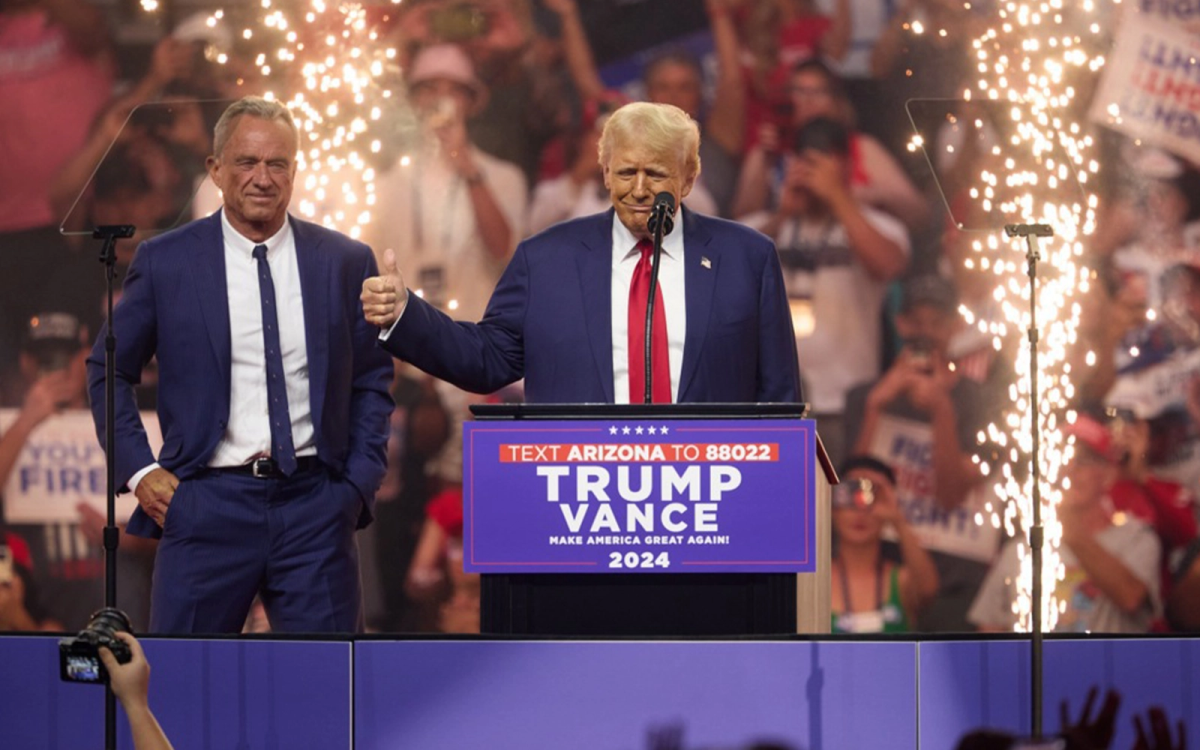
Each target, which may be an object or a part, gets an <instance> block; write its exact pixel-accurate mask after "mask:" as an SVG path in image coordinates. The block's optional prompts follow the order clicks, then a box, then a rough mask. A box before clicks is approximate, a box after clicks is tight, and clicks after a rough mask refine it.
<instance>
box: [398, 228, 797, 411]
mask: <svg viewBox="0 0 1200 750" xmlns="http://www.w3.org/2000/svg"><path fill="white" fill-rule="evenodd" d="M682 216H683V220H682V222H681V223H682V225H683V233H684V237H683V240H684V243H683V244H684V251H683V255H684V264H685V270H684V285H685V297H686V309H687V337H686V339H685V341H684V349H683V363H682V371H681V373H680V384H679V391H678V392H679V398H678V400H679V401H680V402H797V401H799V400H800V398H801V392H800V375H799V368H798V366H797V362H796V339H795V335H794V334H793V332H792V318H791V314H790V312H789V307H788V300H787V293H786V291H785V290H784V286H783V276H782V273H781V272H780V268H779V258H778V256H777V255H776V253H775V245H774V243H773V242H771V240H770V239H768V238H767V237H765V236H763V235H762V234H759V233H758V232H755V231H753V230H751V229H748V228H746V227H744V226H741V225H740V224H735V223H733V222H730V221H725V220H723V219H715V218H711V217H707V216H702V215H699V214H696V213H693V212H690V211H687V210H686V209H685V210H684V211H683V212H682ZM613 217H614V213H613V211H612V210H611V209H610V210H609V211H607V212H605V213H602V214H597V215H595V216H587V217H584V218H581V219H576V220H574V221H568V222H564V223H562V224H558V225H555V226H553V227H551V228H549V229H547V230H546V231H544V232H542V233H540V234H538V235H535V236H534V237H531V238H529V239H527V240H525V241H524V242H522V243H521V244H520V245H519V246H518V247H517V251H516V254H515V255H514V256H513V259H512V261H511V262H510V263H509V265H508V268H507V269H505V271H504V275H503V276H502V277H501V279H500V282H499V283H498V284H497V285H496V290H495V292H493V293H492V298H491V300H490V301H489V303H488V307H487V311H486V312H485V313H484V316H483V320H481V321H480V322H479V323H464V322H455V321H452V320H451V319H450V318H449V317H447V316H446V315H444V314H442V313H441V312H439V311H438V310H436V309H435V308H434V307H432V306H431V305H429V304H428V303H426V302H424V301H423V300H421V299H420V298H419V297H417V296H416V295H413V294H410V295H409V298H408V305H407V307H406V308H405V311H404V314H403V315H402V316H401V318H400V320H399V321H398V322H397V323H396V326H395V328H394V329H393V331H392V332H391V333H390V334H389V336H388V337H387V339H386V340H385V341H384V342H383V345H384V347H385V348H386V349H387V350H388V351H390V352H391V353H392V354H394V355H395V356H397V357H400V358H401V359H404V360H406V361H408V362H411V363H412V364H414V365H416V366H417V367H419V368H421V369H422V370H424V371H426V372H428V373H430V374H432V375H434V376H435V377H438V378H441V379H443V380H446V381H449V382H451V383H453V384H454V385H456V386H458V387H460V388H463V389H464V390H468V391H474V392H477V393H490V392H492V391H495V390H497V389H498V388H500V387H502V386H504V385H507V384H508V383H511V382H513V381H515V380H518V379H520V378H522V377H523V378H525V397H526V399H527V400H528V401H529V402H531V403H612V401H613V355H612V311H611V308H612V296H611V295H612V257H613V256H612V222H613V221H614V218H613Z"/></svg>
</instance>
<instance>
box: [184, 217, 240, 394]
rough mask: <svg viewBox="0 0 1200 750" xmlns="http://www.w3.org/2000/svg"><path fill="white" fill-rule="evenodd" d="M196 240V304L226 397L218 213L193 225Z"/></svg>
mask: <svg viewBox="0 0 1200 750" xmlns="http://www.w3.org/2000/svg"><path fill="white" fill-rule="evenodd" d="M196 230H197V231H196V233H197V235H198V240H199V242H198V243H197V247H196V254H195V257H194V259H193V260H194V264H193V267H194V268H195V269H196V273H195V275H194V276H193V278H194V279H195V280H196V296H197V303H198V305H199V307H200V315H201V318H202V319H203V320H204V327H205V328H206V329H207V330H208V341H209V343H210V344H211V345H212V349H213V354H214V355H215V356H216V358H217V371H218V372H220V373H221V374H222V382H223V383H224V386H223V387H224V389H225V393H226V396H227V397H228V391H229V372H230V368H231V367H232V365H231V364H230V360H231V357H232V355H231V353H230V343H229V339H230V333H229V287H228V285H227V283H226V281H225V237H224V235H223V234H222V231H221V212H220V211H217V212H216V213H214V214H213V215H212V216H210V217H208V218H207V219H205V220H204V221H202V222H200V223H199V224H198V225H197V227H196Z"/></svg>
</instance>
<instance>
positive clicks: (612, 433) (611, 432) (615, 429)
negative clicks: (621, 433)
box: [608, 425, 617, 435]
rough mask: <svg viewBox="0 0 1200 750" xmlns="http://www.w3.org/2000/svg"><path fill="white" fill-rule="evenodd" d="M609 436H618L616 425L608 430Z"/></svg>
mask: <svg viewBox="0 0 1200 750" xmlns="http://www.w3.org/2000/svg"><path fill="white" fill-rule="evenodd" d="M608 434H609V435H616V434H617V426H616V425H613V426H612V427H609V428H608Z"/></svg>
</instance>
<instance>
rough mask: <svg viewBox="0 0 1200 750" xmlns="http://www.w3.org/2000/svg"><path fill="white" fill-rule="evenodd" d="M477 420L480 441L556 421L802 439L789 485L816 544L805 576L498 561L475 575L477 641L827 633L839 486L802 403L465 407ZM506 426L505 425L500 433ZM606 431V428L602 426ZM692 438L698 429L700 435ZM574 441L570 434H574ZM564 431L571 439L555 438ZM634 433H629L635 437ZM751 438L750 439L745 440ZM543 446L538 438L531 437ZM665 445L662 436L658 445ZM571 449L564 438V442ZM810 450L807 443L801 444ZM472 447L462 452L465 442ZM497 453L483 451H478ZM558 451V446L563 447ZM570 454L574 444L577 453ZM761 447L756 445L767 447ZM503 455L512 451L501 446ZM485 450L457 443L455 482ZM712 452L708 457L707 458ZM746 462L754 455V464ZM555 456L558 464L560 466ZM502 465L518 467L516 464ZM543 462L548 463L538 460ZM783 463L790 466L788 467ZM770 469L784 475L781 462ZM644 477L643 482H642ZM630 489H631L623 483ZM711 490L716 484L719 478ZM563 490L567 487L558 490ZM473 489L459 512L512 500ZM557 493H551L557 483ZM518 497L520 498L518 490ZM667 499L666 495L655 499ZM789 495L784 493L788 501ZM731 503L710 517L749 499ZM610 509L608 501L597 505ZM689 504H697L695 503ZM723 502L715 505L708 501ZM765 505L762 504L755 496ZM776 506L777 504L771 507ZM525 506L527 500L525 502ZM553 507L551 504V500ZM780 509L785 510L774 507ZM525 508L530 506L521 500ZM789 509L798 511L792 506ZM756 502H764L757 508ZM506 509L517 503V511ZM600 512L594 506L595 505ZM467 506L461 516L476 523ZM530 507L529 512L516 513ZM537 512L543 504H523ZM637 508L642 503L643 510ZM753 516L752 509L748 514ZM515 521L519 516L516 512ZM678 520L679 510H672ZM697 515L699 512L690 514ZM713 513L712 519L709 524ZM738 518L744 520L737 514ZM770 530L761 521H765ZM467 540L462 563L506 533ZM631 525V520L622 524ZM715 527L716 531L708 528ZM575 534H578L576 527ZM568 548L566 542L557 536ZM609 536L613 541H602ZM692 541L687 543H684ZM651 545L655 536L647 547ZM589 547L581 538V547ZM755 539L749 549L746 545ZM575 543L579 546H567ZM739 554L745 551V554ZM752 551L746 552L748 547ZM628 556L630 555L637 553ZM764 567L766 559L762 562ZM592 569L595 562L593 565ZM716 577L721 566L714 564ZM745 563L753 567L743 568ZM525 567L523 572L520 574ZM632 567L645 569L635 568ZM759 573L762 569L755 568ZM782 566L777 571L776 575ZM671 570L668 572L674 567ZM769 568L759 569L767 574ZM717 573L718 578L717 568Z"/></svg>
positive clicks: (550, 427)
mask: <svg viewBox="0 0 1200 750" xmlns="http://www.w3.org/2000/svg"><path fill="white" fill-rule="evenodd" d="M471 409H472V412H473V413H474V414H475V417H476V421H475V423H471V429H474V430H479V431H487V430H488V429H497V428H498V429H499V430H500V431H503V430H504V429H506V428H508V427H511V428H512V429H513V430H521V429H526V428H527V429H528V430H529V431H530V432H531V433H535V434H536V433H538V432H539V426H544V428H545V431H546V432H547V433H553V432H555V431H556V430H555V427H556V426H557V423H559V422H564V423H568V424H571V425H576V426H577V424H578V423H581V422H582V423H586V424H591V423H595V424H598V425H602V427H603V429H593V430H591V432H592V433H599V434H601V435H606V434H607V430H611V431H612V434H613V435H617V434H618V432H617V430H618V425H626V426H628V425H629V424H635V425H638V427H639V428H640V426H641V425H642V424H644V423H650V424H651V425H653V424H657V423H659V422H664V423H669V424H673V425H677V426H679V425H688V424H693V423H694V424H697V425H701V424H702V425H708V426H710V427H711V426H713V425H717V426H718V429H719V425H720V424H723V423H729V424H733V423H734V422H737V423H738V424H739V426H740V425H741V424H743V423H744V422H746V421H747V420H751V424H753V425H757V424H759V423H760V422H761V424H762V425H763V427H764V428H765V429H768V430H770V429H780V430H784V429H789V430H792V431H805V430H806V431H807V433H808V434H809V435H811V438H812V439H811V441H810V442H806V443H805V445H807V446H810V448H811V450H812V461H811V462H807V463H806V466H807V467H808V469H807V473H806V475H805V478H804V479H803V480H800V479H799V476H800V471H801V470H800V468H799V467H796V469H795V470H796V472H797V477H798V479H797V481H807V482H810V483H811V484H810V486H808V487H801V488H795V489H798V490H802V491H797V492H795V493H794V494H795V496H796V497H800V496H806V497H808V498H810V501H811V502H812V503H813V507H812V508H811V510H809V509H791V510H794V511H796V512H797V513H800V512H804V513H807V515H805V516H804V518H805V519H806V521H805V528H806V529H807V528H808V527H809V526H811V532H812V534H811V535H812V538H813V539H814V542H815V544H814V545H813V549H812V551H811V552H812V554H811V555H809V554H808V553H806V555H805V556H806V558H809V557H811V559H808V560H807V565H808V567H809V568H810V570H809V571H808V572H801V573H796V572H763V571H761V570H756V571H754V572H719V573H710V572H695V573H693V572H632V573H622V572H618V573H609V572H590V571H593V570H597V569H598V568H597V567H595V566H596V565H597V563H574V564H577V565H590V566H593V567H588V568H580V570H587V571H589V572H579V573H575V572H564V571H563V570H562V569H561V568H562V565H561V564H560V565H555V564H553V563H541V562H521V563H510V564H507V565H505V564H500V563H495V564H496V565H497V566H498V567H499V568H501V569H502V570H503V571H504V572H497V573H489V572H486V571H487V570H488V568H487V567H486V566H487V565H490V564H493V563H479V565H480V567H476V568H475V569H476V570H480V571H484V572H482V575H481V579H482V588H481V632H483V633H486V634H495V635H509V636H546V637H575V636H580V637H642V638H645V637H691V636H709V637H737V636H747V635H777V634H785V633H796V632H807V633H827V632H829V624H830V618H829V539H830V520H829V499H830V486H831V485H832V484H834V483H836V482H837V478H836V475H835V473H834V470H833V467H832V466H831V465H830V462H829V459H828V457H827V456H826V454H825V451H824V448H823V447H822V446H821V444H820V440H819V438H817V436H816V432H815V429H814V426H813V424H812V423H811V422H808V421H802V420H803V418H804V415H805V413H806V411H807V407H806V406H805V405H803V404H669V405H663V404H616V405H614V404H583V405H578V404H570V405H556V404H500V405H497V404H488V405H478V406H473V407H471ZM505 423H507V424H505ZM609 425H611V427H610V426H609ZM697 429H699V428H697ZM577 431H578V430H577ZM686 431H687V427H686V426H682V427H679V429H677V430H676V432H675V433H674V434H682V433H684V432H686ZM561 432H569V430H561ZM640 432H641V431H640V429H639V430H638V433H639V434H640ZM748 434H751V433H748ZM537 439H538V440H544V439H545V438H544V436H542V437H539V438H537ZM661 439H662V438H660V440H661ZM567 440H568V441H569V440H570V438H567ZM806 440H807V437H806ZM468 441H469V444H468ZM494 447H495V446H491V445H489V447H488V449H487V452H488V455H489V456H490V455H491V453H490V451H491V450H492V449H493V448H494ZM560 447H561V445H560ZM575 447H576V448H578V446H575ZM764 447H765V446H764ZM501 448H509V449H510V451H511V450H512V446H501ZM474 450H480V451H481V452H483V449H482V448H479V447H478V446H477V445H476V441H474V440H473V439H471V438H469V437H468V436H466V435H465V436H464V446H463V451H464V457H465V461H464V483H468V482H469V480H468V479H467V472H468V470H469V469H468V464H469V462H470V461H471V460H472V451H474ZM539 450H540V451H543V452H544V451H545V450H546V447H545V446H544V445H543V446H540V447H539V446H531V447H528V449H527V450H526V453H528V454H529V455H530V456H531V457H532V456H534V455H535V452H536V451H539ZM710 450H711V449H710ZM752 457H753V456H752ZM559 458H562V457H561V456H560V457H559ZM510 460H517V457H516V456H515V455H514V456H513V457H511V459H510ZM787 460H788V456H780V458H779V461H781V462H782V461H787ZM547 462H548V463H553V462H550V461H547ZM792 463H795V462H794V461H792ZM779 467H780V468H781V469H782V468H787V467H786V465H785V464H784V463H780V464H779ZM559 471H562V472H565V471H567V470H566V469H562V468H555V469H550V470H547V472H548V473H551V474H554V473H556V472H559ZM644 476H645V475H643V477H644ZM629 481H630V482H632V481H633V480H629ZM717 481H719V480H717ZM562 484H563V486H564V487H566V486H568V485H567V483H566V482H563V483H562ZM475 485H476V483H475V482H473V481H472V482H470V483H469V484H468V486H465V487H464V489H465V490H466V492H467V496H466V498H465V502H467V503H468V505H472V503H473V494H472V493H477V494H479V496H480V497H481V498H483V499H492V497H491V496H492V494H493V493H499V494H498V495H496V497H495V498H494V499H497V500H504V501H505V502H507V500H506V498H504V497H503V494H504V493H505V492H510V491H513V490H512V488H511V485H508V486H505V485H504V483H502V482H497V483H491V484H489V483H487V482H484V481H482V480H481V481H480V482H479V483H478V486H475ZM554 486H555V488H556V491H557V487H558V486H559V484H558V483H557V480H556V483H555V485H554ZM518 491H519V490H518ZM664 492H665V490H664ZM780 494H786V495H791V494H793V493H792V489H791V488H789V490H788V491H787V492H785V493H780ZM735 498H736V499H732V500H731V499H729V498H726V500H725V502H726V505H725V506H720V505H718V504H712V505H711V506H710V507H711V508H719V512H722V513H728V512H732V511H728V510H726V508H733V507H734V506H732V505H729V503H731V502H737V503H748V502H751V501H753V500H754V498H753V497H744V496H743V495H737V496H735ZM604 499H605V500H607V498H604ZM692 499H693V500H695V499H696V498H695V497H693V498H692ZM717 499H720V498H717ZM759 499H760V500H761V499H762V498H761V497H760V498H759ZM772 499H775V498H772ZM522 500H524V496H522ZM554 500H558V498H557V497H555V498H554ZM779 501H783V502H786V501H788V500H787V499H784V498H781V499H779ZM525 502H529V501H525ZM797 502H798V501H797ZM563 504H564V505H567V506H568V507H567V508H562V510H563V515H564V517H568V518H569V517H571V516H570V514H571V512H572V509H576V510H577V512H578V514H579V515H578V518H582V517H583V514H584V513H585V508H584V507H583V506H581V505H577V504H575V503H573V502H571V498H566V501H565V502H564V503H563ZM764 504H765V503H764ZM514 505H515V504H514ZM596 506H597V507H598V506H599V504H596ZM473 507H474V506H472V507H469V508H468V509H467V510H468V517H471V516H472V513H474V510H473ZM522 507H527V506H522ZM528 507H532V508H534V509H535V510H537V509H539V508H540V507H541V506H540V505H538V504H530V505H529V506H528ZM640 507H641V509H646V508H645V505H643V506H640ZM749 510H750V511H753V507H752V506H750V507H749ZM514 512H516V513H519V512H520V511H519V510H517V509H515V508H514ZM679 512H680V513H681V514H682V513H684V512H685V510H680V511H679ZM698 512H699V511H698ZM717 512H718V510H712V514H713V516H712V517H714V518H715V514H716V513H717ZM739 512H742V513H745V512H746V511H745V510H742V509H739ZM767 520H768V521H769V520H770V519H767ZM469 523H470V524H471V528H470V529H469V530H468V544H469V545H470V547H471V549H469V550H467V552H468V555H467V557H468V563H469V562H470V559H471V558H472V556H474V554H475V553H474V546H475V545H474V543H473V541H472V540H476V539H477V540H478V541H479V546H480V547H482V546H484V542H486V541H487V539H486V538H485V537H486V536H487V535H488V534H501V535H503V534H506V533H508V532H507V531H506V530H505V528H501V527H500V526H498V525H497V524H490V525H489V524H485V523H482V522H481V523H480V524H479V526H478V528H475V525H474V524H473V523H472V522H469ZM630 523H632V522H630ZM712 525H713V526H714V527H715V523H714V524H712ZM576 530H578V525H577V526H576ZM564 538H565V537H564ZM609 538H612V537H609ZM691 538H692V537H689V542H690V540H691ZM648 539H649V540H654V539H662V537H648ZM590 541H591V539H589V540H588V542H589V543H590ZM751 541H752V540H751ZM575 543H579V542H575ZM743 546H744V547H745V546H747V545H745V544H743ZM750 546H753V545H750ZM636 549H637V548H636V547H635V550H636ZM611 554H613V555H614V557H613V558H612V559H613V560H614V561H616V562H618V563H620V559H621V557H620V556H621V553H611ZM626 554H629V555H633V557H632V558H629V559H630V560H632V559H635V558H638V556H639V555H640V556H641V557H640V559H641V561H642V562H643V563H649V562H651V561H652V559H653V557H654V555H653V553H648V552H642V553H638V552H631V553H626ZM768 557H769V555H768ZM543 564H544V565H547V566H548V567H547V568H546V570H548V571H550V572H524V571H525V570H530V571H536V570H538V567H537V566H539V565H543ZM600 564H601V565H602V564H603V563H600ZM689 564H690V565H692V566H693V567H692V568H691V569H693V570H703V569H704V565H705V564H706V563H703V562H693V563H684V565H685V566H686V565H689ZM712 564H713V565H715V566H717V567H722V566H720V565H719V564H718V563H712ZM746 564H747V565H752V564H751V563H746ZM521 565H525V566H529V567H527V568H524V569H522V568H520V567H517V566H521ZM641 567H646V566H645V565H642V566H641ZM757 567H759V568H762V567H763V566H757ZM776 567H779V566H776ZM672 569H673V570H674V569H675V566H674V565H672ZM770 569H771V568H770V567H769V566H768V567H767V568H766V570H768V571H769V570H770ZM722 570H724V568H723V567H722Z"/></svg>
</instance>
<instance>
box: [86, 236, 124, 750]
mask: <svg viewBox="0 0 1200 750" xmlns="http://www.w3.org/2000/svg"><path fill="white" fill-rule="evenodd" d="M134 231H135V228H134V227H133V225H131V224H116V225H110V226H103V227H96V228H95V229H94V230H93V231H92V237H93V238H94V239H97V240H103V241H104V245H103V246H102V247H101V249H100V262H101V263H103V264H104V281H105V287H106V293H107V295H108V297H107V305H108V307H107V310H108V316H107V318H105V320H107V321H108V322H107V324H106V325H105V330H106V331H107V334H106V335H105V337H104V448H105V450H104V455H105V469H106V471H107V482H106V484H107V486H108V489H107V498H106V501H107V502H106V505H107V508H106V510H107V513H108V515H107V521H106V522H105V526H104V606H105V607H116V606H117V545H118V542H119V538H120V536H119V534H120V532H119V531H118V529H117V520H116V516H117V462H116V459H115V455H116V446H115V445H114V441H115V440H116V436H115V430H114V427H113V412H114V411H116V405H115V404H116V390H115V386H114V378H115V377H116V361H115V359H114V358H115V357H116V351H117V336H116V334H114V333H113V327H112V314H113V286H114V282H115V281H116V278H117V240H120V239H126V238H129V237H132V236H133V233H134ZM104 748H105V750H117V698H116V696H115V695H113V691H112V687H110V686H109V685H107V684H106V685H105V686H104Z"/></svg>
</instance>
